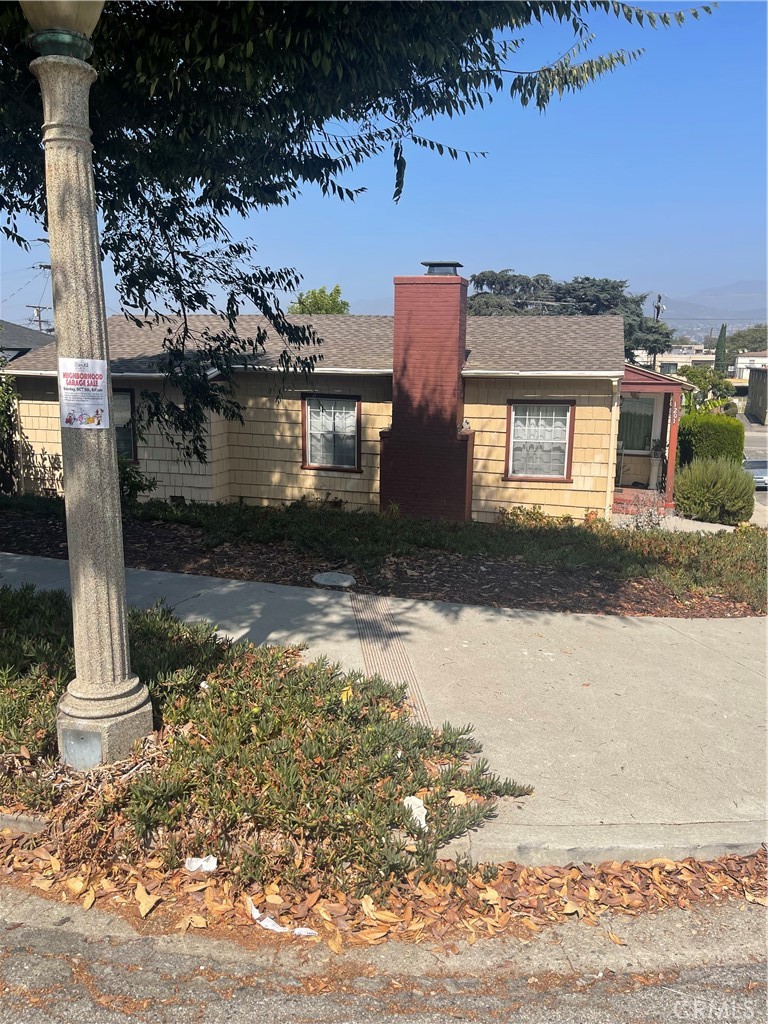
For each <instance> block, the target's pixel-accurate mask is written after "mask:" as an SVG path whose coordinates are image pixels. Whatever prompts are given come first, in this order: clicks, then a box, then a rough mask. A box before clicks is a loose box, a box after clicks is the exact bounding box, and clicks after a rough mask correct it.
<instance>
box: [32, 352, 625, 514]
mask: <svg viewBox="0 0 768 1024" xmlns="http://www.w3.org/2000/svg"><path fill="white" fill-rule="evenodd" d="M147 384H148V382H147V381H146V380H137V379H133V380H131V379H130V378H125V379H122V380H121V381H120V384H119V386H120V387H121V388H123V387H133V388H134V389H135V391H136V394H137V396H138V393H139V391H140V390H141V389H142V387H146V386H147ZM274 384H275V378H274V376H273V375H270V374H265V373H260V372H256V371H251V372H248V373H247V374H243V375H241V377H240V390H239V395H240V401H241V402H242V404H243V406H244V407H245V408H244V414H243V415H244V422H243V423H242V424H240V423H237V422H228V421H226V420H224V419H223V418H222V417H219V416H215V415H214V416H212V417H211V421H210V436H209V460H208V463H207V464H205V465H202V466H201V465H199V464H198V463H191V464H185V463H184V462H183V461H182V460H181V459H180V458H179V457H178V455H177V453H176V451H175V449H173V448H172V447H171V446H169V445H167V444H166V443H165V442H163V441H162V439H161V438H160V437H159V435H158V434H157V432H156V431H155V432H151V433H150V435H149V436H148V437H147V439H146V441H145V442H139V445H138V456H139V466H140V468H141V469H142V471H143V472H145V473H147V474H148V475H149V476H154V477H156V478H157V481H158V487H157V490H156V491H155V493H154V496H155V497H158V498H163V499H168V498H170V497H172V496H174V495H181V496H183V497H185V498H186V499H187V500H190V501H191V500H196V501H237V500H239V499H240V498H242V499H243V500H244V501H246V502H247V503H251V504H270V505H280V504H282V503H284V502H289V501H294V500H296V499H298V498H301V497H303V496H304V495H307V496H310V497H324V496H325V495H326V494H329V495H330V496H331V497H332V498H340V499H342V500H343V501H345V502H346V503H347V507H348V508H354V509H357V508H361V509H366V510H369V511H377V510H378V507H379V448H380V440H379V432H380V431H381V430H384V429H386V428H387V427H388V426H389V424H390V421H391V415H392V387H391V380H390V378H389V377H387V376H374V377H372V376H365V375H363V376H355V375H348V374H344V375H339V376H333V375H324V376H322V377H320V376H318V377H316V378H315V380H314V386H315V389H316V390H317V391H319V392H320V393H323V394H339V395H359V396H360V398H361V400H362V438H361V463H362V473H339V472H333V471H327V470H306V469H302V467H301V454H302V450H301V449H302V446H301V440H302V439H301V394H302V392H304V391H307V390H309V389H308V388H307V387H306V386H305V385H303V384H302V383H298V382H297V383H295V384H293V385H292V386H290V387H289V388H287V389H286V390H285V391H284V393H283V395H282V398H281V399H280V401H279V402H277V401H276V400H275V394H274ZM17 385H18V388H19V391H20V393H21V399H20V403H19V408H20V414H21V421H22V425H23V432H24V435H25V438H26V441H27V444H26V446H25V451H26V452H27V459H28V463H29V470H30V472H29V473H28V474H27V480H28V483H27V488H28V489H30V490H42V489H43V487H44V486H46V485H44V484H43V481H44V479H45V474H44V472H43V471H44V470H46V469H47V472H48V476H49V478H50V477H51V476H52V475H53V476H55V470H56V464H57V462H58V465H59V471H60V454H61V433H60V427H59V410H58V400H57V395H56V383H55V380H53V379H46V378H37V379H35V378H19V379H18V380H17ZM465 394H466V397H465V415H466V417H467V418H468V419H469V421H470V423H471V425H472V427H473V429H474V430H475V431H476V438H475V462H474V485H473V501H472V511H473V516H474V518H476V519H478V520H483V521H487V522H490V521H493V520H494V519H495V518H496V515H497V512H498V509H499V507H507V508H508V507H510V506H512V505H527V506H532V505H540V506H541V507H542V508H543V509H544V511H545V512H547V513H549V514H552V515H563V514H565V513H568V514H571V515H573V516H574V517H575V518H578V519H581V518H583V516H584V514H585V513H586V512H587V510H588V509H597V510H598V511H602V510H603V509H604V508H605V504H606V488H608V487H609V485H611V484H612V479H613V468H612V458H613V456H614V451H615V445H616V438H615V437H612V436H611V429H612V427H611V385H610V382H609V381H607V380H596V381H587V380H578V381H567V380H554V379H545V378H539V379H533V378H530V379H514V378H510V379H498V378H497V379H490V378H469V379H467V380H466V393H465ZM514 398H517V399H536V398H541V400H542V401H546V400H548V399H549V400H551V399H557V398H561V399H566V398H573V399H575V400H576V406H575V413H574V415H575V426H574V439H573V465H572V473H573V483H571V484H561V483H540V484H537V483H535V482H528V481H520V482H514V481H505V480H503V479H502V477H503V475H504V459H505V452H506V430H507V401H508V400H509V399H514ZM30 453H33V454H34V459H33V460H32V461H30ZM33 469H34V473H33V472H32V470H33ZM47 486H50V484H49V485H47ZM54 487H55V488H56V489H59V490H60V487H61V481H60V479H59V480H58V481H56V482H55V484H54Z"/></svg>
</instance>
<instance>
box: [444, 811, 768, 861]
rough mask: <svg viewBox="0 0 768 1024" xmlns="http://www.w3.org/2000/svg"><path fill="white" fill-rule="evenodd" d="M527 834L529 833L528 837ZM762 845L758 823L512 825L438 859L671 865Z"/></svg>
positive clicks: (456, 845)
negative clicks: (655, 860)
mask: <svg viewBox="0 0 768 1024" xmlns="http://www.w3.org/2000/svg"><path fill="white" fill-rule="evenodd" d="M526 832H528V833H529V837H528V838H527V839H526V836H525V833H526ZM484 833H485V834H484ZM534 836H535V838H534ZM724 836H727V838H723V837H724ZM579 840H581V841H579ZM766 841H767V836H766V824H765V822H762V821H753V822H724V823H720V824H718V823H709V822H706V823H704V822H701V823H698V824H697V825H695V826H690V825H689V826H687V827H686V826H681V825H666V824H659V825H645V826H635V828H622V829H620V828H617V827H616V826H588V825H587V826H584V825H581V826H561V827H560V828H553V827H551V826H550V827H547V826H542V827H538V828H535V829H533V828H530V827H529V828H525V827H522V828H521V827H520V826H517V827H510V828H509V831H508V833H507V835H506V836H504V835H501V836H499V835H498V834H497V835H495V836H494V835H493V834H492V832H491V830H490V829H489V830H488V831H487V832H485V829H484V828H481V829H479V830H477V831H475V832H472V833H469V834H468V835H466V836H462V837H461V838H459V839H454V840H453V842H451V843H450V844H448V846H446V847H443V849H442V850H441V851H440V856H441V857H453V858H455V857H457V856H468V857H470V858H471V859H472V860H473V861H474V862H475V863H504V862H506V861H514V862H515V863H517V864H524V865H527V866H530V867H543V866H547V865H558V866H559V865H564V864H601V863H603V862H604V861H614V860H615V861H619V862H621V861H625V860H628V861H635V862H637V861H640V862H642V861H646V860H652V859H653V858H654V857H661V858H665V859H668V860H675V861H681V860H685V859H687V858H688V857H692V858H694V859H696V860H715V859H716V858H717V857H724V856H727V855H730V856H735V857H746V856H750V855H751V854H753V853H755V852H756V851H758V850H759V849H760V848H761V846H763V844H764V843H765V842H766Z"/></svg>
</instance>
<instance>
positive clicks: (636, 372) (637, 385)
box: [621, 363, 696, 396]
mask: <svg viewBox="0 0 768 1024" xmlns="http://www.w3.org/2000/svg"><path fill="white" fill-rule="evenodd" d="M621 390H622V391H624V392H626V391H641V392H645V393H651V394H664V393H668V394H677V395H678V396H679V395H680V392H682V391H695V390H696V388H695V387H694V385H693V384H689V383H688V381H687V380H683V378H682V377H673V376H672V375H671V374H668V373H657V372H656V370H646V369H643V367H641V366H635V365H634V364H633V363H625V364H624V376H623V377H622V378H621Z"/></svg>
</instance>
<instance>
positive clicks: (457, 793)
mask: <svg viewBox="0 0 768 1024" xmlns="http://www.w3.org/2000/svg"><path fill="white" fill-rule="evenodd" d="M448 800H449V803H450V805H451V807H465V806H466V804H467V803H468V802H469V801H468V797H467V794H466V793H465V792H464V791H463V790H461V789H451V790H449V791H448Z"/></svg>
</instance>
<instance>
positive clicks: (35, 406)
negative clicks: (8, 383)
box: [17, 378, 62, 494]
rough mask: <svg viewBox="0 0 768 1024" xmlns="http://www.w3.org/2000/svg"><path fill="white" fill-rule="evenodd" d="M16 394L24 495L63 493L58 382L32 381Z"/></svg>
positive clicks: (43, 379) (41, 379)
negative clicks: (17, 396) (17, 397)
mask: <svg viewBox="0 0 768 1024" xmlns="http://www.w3.org/2000/svg"><path fill="white" fill-rule="evenodd" d="M17 391H18V392H19V400H18V415H19V423H20V425H21V454H20V458H21V486H22V488H23V490H24V492H25V493H32V494H60V493H61V488H62V477H61V428H60V426H59V401H58V391H57V387H56V381H55V380H47V379H45V378H38V379H31V380H28V381H25V382H24V385H23V386H22V387H18V388H17Z"/></svg>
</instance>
